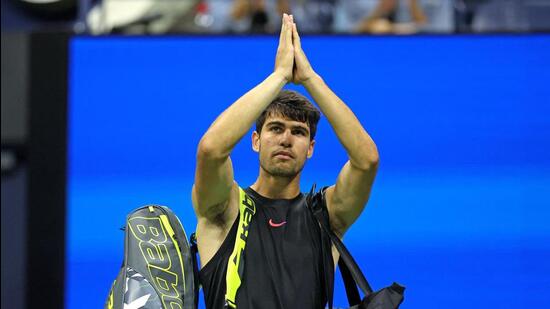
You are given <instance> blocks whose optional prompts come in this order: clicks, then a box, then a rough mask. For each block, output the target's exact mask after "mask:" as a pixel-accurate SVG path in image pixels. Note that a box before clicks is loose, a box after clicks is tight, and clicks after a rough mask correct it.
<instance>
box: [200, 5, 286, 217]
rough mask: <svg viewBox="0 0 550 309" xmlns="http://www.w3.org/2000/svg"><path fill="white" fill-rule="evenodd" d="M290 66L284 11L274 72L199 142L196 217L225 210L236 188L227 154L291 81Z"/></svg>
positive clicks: (238, 101)
mask: <svg viewBox="0 0 550 309" xmlns="http://www.w3.org/2000/svg"><path fill="white" fill-rule="evenodd" d="M293 65H294V50H293V46H292V23H291V22H290V18H289V17H288V15H286V14H285V15H284V16H283V25H282V28H281V36H280V39H279V47H278V49H277V56H276V59H275V70H274V72H273V73H272V74H271V75H269V76H268V77H267V78H266V79H265V80H264V81H263V82H261V83H260V84H259V85H257V86H256V87H254V88H253V89H252V90H250V91H248V92H247V93H246V94H244V95H243V96H242V97H240V98H239V99H238V100H237V101H236V102H235V103H233V104H232V105H231V106H229V107H228V108H227V109H226V110H225V111H224V112H223V113H222V114H221V115H219V116H218V118H217V119H216V120H215V121H214V123H212V125H211V126H210V128H209V129H208V130H207V131H206V133H205V134H204V135H203V137H202V138H201V140H200V142H199V145H198V148H197V166H196V172H195V184H194V186H193V192H192V199H193V207H194V209H195V213H196V214H197V217H198V218H199V220H200V219H201V218H206V219H212V220H214V219H216V218H218V217H219V215H220V214H222V213H224V212H225V210H226V209H227V207H228V201H229V197H230V194H231V190H232V189H236V184H235V183H234V180H233V167H232V164H231V159H230V158H229V154H230V153H231V151H232V150H233V147H235V145H236V144H237V142H238V141H239V140H240V139H241V138H242V137H243V136H244V135H245V134H246V133H247V132H248V130H249V129H250V127H251V126H252V124H253V123H254V121H255V120H256V119H257V118H258V117H259V116H260V114H261V113H262V111H263V110H264V109H265V108H266V107H267V106H268V105H269V103H271V101H273V99H274V98H275V97H276V96H277V94H278V93H279V91H280V90H281V88H282V87H283V86H284V85H285V84H286V83H287V82H288V81H290V80H291V78H292V67H293Z"/></svg>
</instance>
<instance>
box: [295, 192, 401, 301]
mask: <svg viewBox="0 0 550 309" xmlns="http://www.w3.org/2000/svg"><path fill="white" fill-rule="evenodd" d="M325 190H326V187H325V188H323V189H322V190H321V192H320V194H315V185H313V187H312V188H311V191H310V193H309V195H308V197H307V200H306V201H307V205H308V208H309V209H310V210H311V211H312V213H313V215H314V216H315V218H317V220H318V221H319V224H320V226H321V230H322V231H323V232H324V233H326V235H328V236H329V237H330V239H331V241H332V243H333V244H334V246H335V247H336V249H337V250H338V252H339V253H340V259H339V261H338V266H339V269H340V273H341V274H342V279H343V280H344V286H345V287H346V294H347V297H348V302H349V305H350V306H351V307H350V308H352V309H397V308H399V305H400V304H401V303H402V302H403V292H404V291H405V287H403V286H401V285H399V284H398V283H395V282H394V283H393V284H392V285H391V286H389V287H385V288H383V289H381V290H379V291H376V292H373V290H372V288H371V287H370V285H369V283H368V282H367V279H366V278H365V276H364V275H363V273H362V272H361V269H360V268H359V266H358V265H357V263H356V262H355V260H354V259H353V257H352V256H351V254H350V253H349V251H348V250H347V248H346V246H344V243H342V241H341V240H340V238H338V236H336V234H334V232H333V231H332V230H331V228H330V223H329V219H328V210H327V207H326V200H325ZM327 278H329V276H326V278H325V280H328V279H327ZM326 286H332V283H329V282H326ZM357 286H359V288H361V291H363V294H364V295H365V297H364V298H363V299H361V298H360V297H359V291H358V290H357ZM332 293H333V291H332V290H330V291H328V295H327V297H328V303H329V304H328V305H329V308H332V296H333V295H332Z"/></svg>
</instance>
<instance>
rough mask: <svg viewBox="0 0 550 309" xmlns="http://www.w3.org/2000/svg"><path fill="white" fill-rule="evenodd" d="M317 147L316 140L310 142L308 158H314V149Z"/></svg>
mask: <svg viewBox="0 0 550 309" xmlns="http://www.w3.org/2000/svg"><path fill="white" fill-rule="evenodd" d="M314 147H315V140H311V142H309V148H308V150H307V158H308V159H309V158H311V157H312V156H313V148H314Z"/></svg>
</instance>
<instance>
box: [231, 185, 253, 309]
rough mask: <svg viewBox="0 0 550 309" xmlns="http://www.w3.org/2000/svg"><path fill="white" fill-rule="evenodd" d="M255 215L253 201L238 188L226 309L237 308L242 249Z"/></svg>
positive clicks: (242, 265)
mask: <svg viewBox="0 0 550 309" xmlns="http://www.w3.org/2000/svg"><path fill="white" fill-rule="evenodd" d="M255 213H256V205H255V204H254V201H253V200H252V199H251V198H250V197H249V196H248V195H247V194H246V192H244V190H243V189H242V188H240V187H239V226H238V229H237V235H236V237H235V245H234V247H233V252H232V253H231V256H230V257H229V261H228V262H227V273H226V275H225V283H226V292H225V307H226V308H237V303H236V298H237V291H238V290H239V287H240V286H241V279H242V276H243V272H244V262H245V261H244V249H245V247H246V240H247V238H248V229H249V224H250V221H252V217H253V216H254V214H255Z"/></svg>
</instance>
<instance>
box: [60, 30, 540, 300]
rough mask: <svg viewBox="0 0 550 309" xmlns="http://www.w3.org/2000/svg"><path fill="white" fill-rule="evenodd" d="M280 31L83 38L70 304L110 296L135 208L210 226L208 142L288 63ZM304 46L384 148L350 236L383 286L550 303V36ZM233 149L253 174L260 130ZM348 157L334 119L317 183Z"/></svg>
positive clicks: (422, 296)
mask: <svg viewBox="0 0 550 309" xmlns="http://www.w3.org/2000/svg"><path fill="white" fill-rule="evenodd" d="M276 44H277V38H276V37H178V38H176V37H174V38H170V37H164V38H150V37H147V38H144V37H142V38H139V37H137V38H112V37H111V38H88V37H77V38H74V39H73V40H72V42H71V53H70V55H71V59H70V104H69V113H70V123H69V169H68V170H69V172H68V173H69V175H68V176H69V177H68V179H69V183H68V196H67V199H68V217H67V226H68V229H67V235H68V238H67V239H68V241H67V248H68V250H67V289H66V291H67V294H66V303H67V306H68V308H70V309H76V308H79V309H82V308H99V307H101V306H102V304H103V302H104V300H105V298H106V296H107V292H108V289H109V287H110V284H111V282H112V280H113V279H114V277H115V275H116V273H117V272H118V268H119V267H120V263H121V260H122V255H123V232H121V231H120V230H119V228H120V227H121V226H122V225H123V224H124V219H125V215H126V213H128V212H129V211H130V210H132V209H134V208H136V207H138V206H141V205H143V204H146V203H157V204H164V205H168V206H170V207H171V208H173V209H174V210H175V211H176V213H177V214H178V216H179V217H180V218H181V220H182V221H183V223H184V226H185V228H186V230H187V231H188V232H189V231H193V230H194V227H195V224H196V220H195V218H194V215H193V211H192V207H191V202H190V190H191V185H192V182H193V173H194V166H195V147H196V145H197V143H198V141H199V139H200V137H201V135H202V133H204V132H205V131H206V129H207V128H208V126H209V125H210V123H211V122H212V121H213V120H214V119H215V117H216V116H217V115H218V114H219V113H220V112H222V111H223V110H224V109H225V108H226V107H227V106H229V105H230V104H231V103H232V102H233V101H234V100H236V99H237V98H238V97H239V96H240V95H241V94H243V93H244V92H246V91H247V90H249V89H250V88H252V87H253V86H254V85H256V84H257V83H259V82H260V81H261V80H262V79H263V78H265V77H266V76H267V75H268V74H269V73H270V72H271V70H272V69H273V58H274V55H275V50H276ZM303 46H304V48H305V50H306V52H307V54H308V56H309V58H310V61H311V63H312V64H313V66H314V68H315V69H316V70H317V71H318V72H319V73H320V74H321V75H322V76H323V78H324V79H325V81H326V82H327V83H328V84H329V85H330V86H331V87H332V89H333V90H334V91H335V92H336V93H337V94H339V95H340V97H341V98H342V99H343V100H344V101H345V102H346V103H347V104H348V105H349V106H350V107H351V108H352V110H353V111H354V112H355V113H356V115H357V117H358V118H359V119H360V121H361V122H362V124H363V125H364V127H365V128H366V129H367V131H369V133H370V134H371V135H372V137H373V138H374V140H375V141H376V143H377V145H378V148H379V151H380V156H381V165H380V169H379V173H378V176H377V179H376V182H375V184H374V188H373V191H372V197H371V200H370V201H369V203H368V206H367V208H366V209H365V211H364V212H363V214H362V215H361V217H360V219H359V220H358V221H357V222H356V223H355V225H354V226H353V227H352V228H351V229H350V231H349V232H348V234H347V235H346V237H345V242H346V243H347V244H348V246H349V248H350V250H351V251H352V253H353V254H354V256H355V257H356V258H357V260H358V262H359V264H360V266H361V267H362V269H363V270H364V272H365V274H366V275H367V277H368V278H370V280H371V281H372V282H371V283H372V285H373V286H374V287H377V288H379V287H382V286H383V285H387V284H390V283H391V281H393V280H395V281H398V282H401V283H403V284H405V285H406V286H407V288H408V289H407V292H406V301H405V303H404V305H403V306H402V308H405V309H407V308H408V309H412V308H422V309H426V308H464V307H467V308H543V307H550V297H549V296H548V295H550V294H549V293H548V288H550V224H548V219H549V218H550V208H549V206H550V198H549V196H548V191H549V190H548V188H549V187H550V155H548V153H549V152H550V151H549V150H550V87H549V86H548V85H549V81H550V57H548V55H550V37H549V36H494V37H488V36H452V37H451V36H448V37H437V36H425V37H424V36H419V37H318V36H315V37H305V38H303ZM289 87H290V88H293V89H298V90H300V91H303V88H301V87H296V86H289ZM232 158H233V162H234V168H235V178H236V180H237V181H238V182H239V183H240V184H241V185H244V186H246V185H249V184H251V183H252V182H253V181H254V180H255V177H256V175H257V172H258V164H257V163H256V162H257V155H256V154H255V153H253V152H252V151H251V148H250V138H249V136H247V137H245V138H244V139H243V140H242V141H241V143H240V144H239V145H238V146H237V148H236V149H235V151H234V152H233V154H232ZM346 159H347V158H346V155H345V152H344V150H343V149H342V147H341V146H340V145H339V143H338V140H337V138H336V137H335V135H334V133H333V132H332V130H331V128H330V126H329V124H328V123H327V121H326V119H322V120H321V123H320V125H319V130H318V135H317V144H316V152H315V155H314V157H313V158H312V159H311V160H310V161H308V163H307V165H306V168H305V170H304V177H303V183H302V191H306V190H308V189H309V187H310V186H311V184H312V183H313V182H316V183H317V184H318V185H327V184H332V183H334V181H335V178H336V176H337V174H338V172H339V170H340V168H341V166H342V165H343V164H344V163H345V161H346ZM337 289H339V291H338V292H337V295H336V304H337V305H341V306H344V305H345V304H346V303H345V298H344V294H343V290H342V286H341V284H338V285H337Z"/></svg>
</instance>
